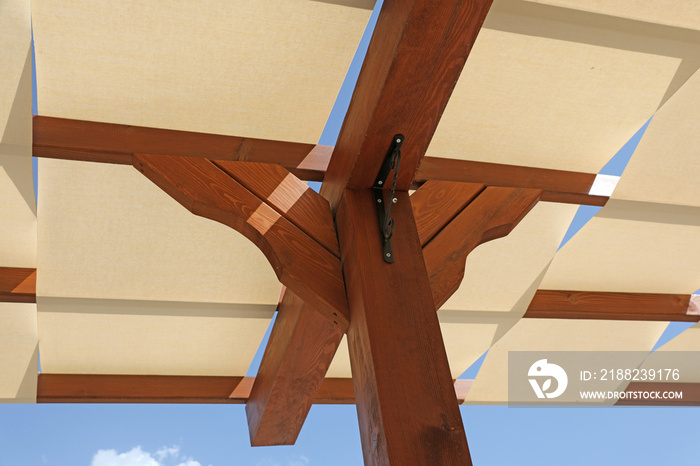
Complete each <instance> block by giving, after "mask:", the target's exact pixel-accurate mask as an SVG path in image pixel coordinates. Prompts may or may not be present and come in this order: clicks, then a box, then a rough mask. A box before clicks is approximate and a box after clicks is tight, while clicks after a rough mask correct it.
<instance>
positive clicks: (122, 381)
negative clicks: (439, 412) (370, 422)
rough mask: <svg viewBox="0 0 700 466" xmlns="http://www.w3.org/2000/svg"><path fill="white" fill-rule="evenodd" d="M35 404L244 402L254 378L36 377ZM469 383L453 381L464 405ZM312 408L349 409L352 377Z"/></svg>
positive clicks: (328, 386)
mask: <svg viewBox="0 0 700 466" xmlns="http://www.w3.org/2000/svg"><path fill="white" fill-rule="evenodd" d="M38 378H39V380H38V387H37V403H200V404H201V403H207V404H210V403H213V404H219V403H228V404H242V403H247V402H248V400H249V399H250V397H251V395H252V393H251V390H252V387H253V386H254V385H255V380H256V379H257V377H219V376H186V375H123V374H122V375H117V374H111V375H101V374H38ZM472 382H473V381H472V380H461V379H458V380H455V382H454V387H455V393H456V398H457V402H459V403H463V402H464V398H465V397H466V396H467V393H468V392H469V389H470V388H471V385H472ZM313 402H314V404H353V403H355V393H354V391H353V388H352V379H350V378H326V379H323V381H322V382H321V388H320V389H319V390H318V392H317V394H316V398H314V400H313Z"/></svg>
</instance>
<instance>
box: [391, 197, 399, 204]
mask: <svg viewBox="0 0 700 466" xmlns="http://www.w3.org/2000/svg"><path fill="white" fill-rule="evenodd" d="M398 201H399V200H398V199H396V198H393V199H392V200H391V202H393V203H394V204H396V203H397V202H398Z"/></svg>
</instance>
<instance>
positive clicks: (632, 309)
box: [523, 290, 700, 322]
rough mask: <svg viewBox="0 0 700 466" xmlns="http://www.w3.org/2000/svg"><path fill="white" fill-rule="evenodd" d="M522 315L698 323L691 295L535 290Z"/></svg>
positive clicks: (695, 305)
mask: <svg viewBox="0 0 700 466" xmlns="http://www.w3.org/2000/svg"><path fill="white" fill-rule="evenodd" d="M523 317H527V318H542V319H598V320H651V321H654V320H656V321H676V322H680V321H683V322H698V320H700V309H698V304H697V302H694V299H693V296H692V295H687V294H685V295H682V294H661V293H610V292H600V291H598V292H594V291H561V290H538V291H537V293H535V296H534V298H533V299H532V301H531V302H530V306H529V307H528V309H527V312H526V313H525V315H524V316H523Z"/></svg>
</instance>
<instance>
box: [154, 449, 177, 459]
mask: <svg viewBox="0 0 700 466" xmlns="http://www.w3.org/2000/svg"><path fill="white" fill-rule="evenodd" d="M179 454H180V447H178V446H177V445H173V446H172V447H162V448H161V449H160V450H158V451H157V452H156V456H157V457H158V460H159V461H163V460H164V459H166V458H168V457H169V456H172V457H173V458H177V455H179Z"/></svg>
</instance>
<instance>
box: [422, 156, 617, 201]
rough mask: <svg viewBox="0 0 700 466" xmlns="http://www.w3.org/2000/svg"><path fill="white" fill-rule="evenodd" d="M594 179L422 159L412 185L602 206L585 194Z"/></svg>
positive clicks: (542, 170) (515, 167)
mask: <svg viewBox="0 0 700 466" xmlns="http://www.w3.org/2000/svg"><path fill="white" fill-rule="evenodd" d="M595 178H596V175H595V174H593V173H580V172H571V171H565V170H550V169H546V168H533V167H522V166H518V165H507V164H499V163H488V162H475V161H472V160H455V159H445V158H439V157H425V158H424V159H423V162H422V163H421V165H420V167H419V168H418V173H417V174H416V178H415V180H414V184H415V183H422V182H423V181H427V180H442V181H461V182H468V183H484V184H487V185H489V186H502V187H507V188H529V189H541V190H542V191H543V193H542V200H543V201H547V202H560V203H564V204H584V205H592V206H604V205H605V204H606V203H607V202H608V199H609V198H608V197H607V196H595V195H590V194H589V192H590V190H591V187H592V186H593V182H594V181H595Z"/></svg>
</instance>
